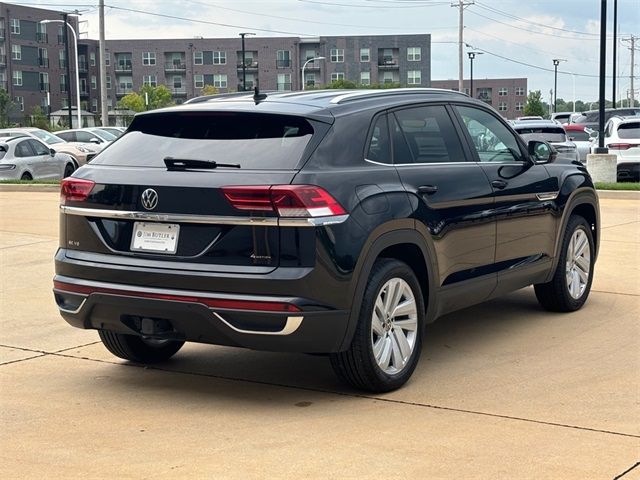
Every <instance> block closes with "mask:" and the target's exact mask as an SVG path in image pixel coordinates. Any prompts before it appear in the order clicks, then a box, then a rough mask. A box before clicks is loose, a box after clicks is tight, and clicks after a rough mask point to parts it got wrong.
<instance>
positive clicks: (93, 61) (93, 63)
mask: <svg viewBox="0 0 640 480" xmlns="http://www.w3.org/2000/svg"><path fill="white" fill-rule="evenodd" d="M89 65H91V66H92V67H95V66H96V52H91V53H89Z"/></svg>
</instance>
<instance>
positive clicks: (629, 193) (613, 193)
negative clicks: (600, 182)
mask: <svg viewBox="0 0 640 480" xmlns="http://www.w3.org/2000/svg"><path fill="white" fill-rule="evenodd" d="M596 191H597V192H598V198H599V199H606V200H640V192H639V191H637V190H596Z"/></svg>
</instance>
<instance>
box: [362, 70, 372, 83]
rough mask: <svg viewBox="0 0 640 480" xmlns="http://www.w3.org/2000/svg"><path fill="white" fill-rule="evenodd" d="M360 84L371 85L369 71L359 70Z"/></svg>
mask: <svg viewBox="0 0 640 480" xmlns="http://www.w3.org/2000/svg"><path fill="white" fill-rule="evenodd" d="M360 84H361V85H371V72H360Z"/></svg>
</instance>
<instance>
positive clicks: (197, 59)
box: [193, 52, 204, 65]
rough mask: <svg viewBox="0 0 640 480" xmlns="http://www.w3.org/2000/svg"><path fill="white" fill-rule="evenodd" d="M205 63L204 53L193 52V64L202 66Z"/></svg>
mask: <svg viewBox="0 0 640 480" xmlns="http://www.w3.org/2000/svg"><path fill="white" fill-rule="evenodd" d="M203 63H204V57H203V54H202V52H193V64H194V65H202V64H203Z"/></svg>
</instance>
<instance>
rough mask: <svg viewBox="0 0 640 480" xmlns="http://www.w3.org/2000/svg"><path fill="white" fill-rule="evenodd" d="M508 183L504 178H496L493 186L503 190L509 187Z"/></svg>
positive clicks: (492, 183)
mask: <svg viewBox="0 0 640 480" xmlns="http://www.w3.org/2000/svg"><path fill="white" fill-rule="evenodd" d="M507 185H508V183H507V182H505V181H504V180H494V181H493V182H491V186H492V187H493V188H497V189H498V190H503V189H505V188H507Z"/></svg>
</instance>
